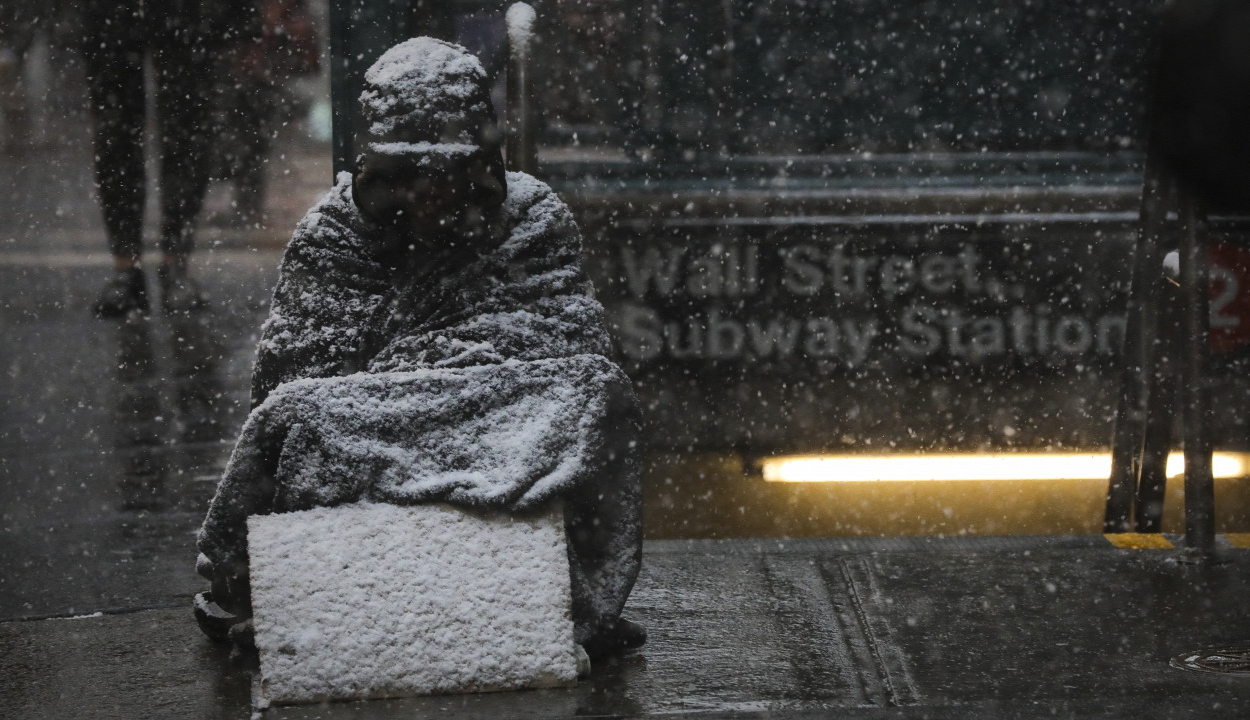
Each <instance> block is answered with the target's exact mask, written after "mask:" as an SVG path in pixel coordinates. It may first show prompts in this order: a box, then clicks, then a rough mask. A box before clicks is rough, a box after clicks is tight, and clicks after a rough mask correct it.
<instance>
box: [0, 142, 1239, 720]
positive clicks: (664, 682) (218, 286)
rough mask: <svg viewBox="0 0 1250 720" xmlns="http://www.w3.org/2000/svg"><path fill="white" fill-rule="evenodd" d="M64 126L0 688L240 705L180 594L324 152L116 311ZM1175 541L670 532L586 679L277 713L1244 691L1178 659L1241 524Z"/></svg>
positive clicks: (0, 258)
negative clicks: (278, 275)
mask: <svg viewBox="0 0 1250 720" xmlns="http://www.w3.org/2000/svg"><path fill="white" fill-rule="evenodd" d="M72 149H73V148H72V147H70V146H67V148H65V149H62V150H61V151H59V152H61V154H60V155H56V156H53V157H52V158H51V159H50V160H49V161H48V162H46V163H43V164H42V165H41V166H40V165H38V164H32V163H27V164H25V165H21V166H19V167H16V168H13V167H8V166H6V168H5V169H6V170H12V171H13V172H11V173H10V176H11V177H15V178H18V179H19V180H20V183H18V184H17V185H15V186H14V188H15V189H14V190H12V191H11V192H9V193H8V194H7V195H4V197H3V205H0V219H3V222H2V223H0V225H3V227H0V231H2V232H0V287H3V288H4V292H3V302H2V304H0V318H2V319H3V327H4V330H5V341H4V342H3V343H0V368H3V369H4V374H3V379H2V380H0V383H3V385H2V386H0V388H2V390H0V399H2V401H3V413H2V414H0V708H2V709H3V710H2V711H0V715H2V716H3V717H5V718H14V719H21V718H31V719H36V718H38V719H44V718H47V719H53V718H58V719H59V718H149V717H150V718H245V717H248V715H249V712H250V709H249V698H250V679H249V676H248V675H247V674H246V673H243V672H240V671H238V670H235V669H233V668H231V667H230V665H229V664H228V663H227V662H226V657H225V653H224V652H223V651H222V650H221V649H220V648H219V647H216V646H214V645H212V644H211V643H209V642H208V641H207V640H206V639H205V638H204V637H202V636H201V635H200V633H199V631H198V629H197V628H196V626H195V624H194V622H193V620H192V618H191V611H190V599H191V596H192V594H193V593H194V592H196V591H198V590H200V589H202V586H203V582H202V581H201V580H200V579H199V578H198V577H197V576H196V574H195V572H194V567H193V565H194V557H195V550H194V533H195V530H196V528H197V527H198V525H199V523H200V521H201V519H202V518H203V515H204V511H205V509H206V507H207V503H208V500H209V498H211V496H212V493H213V490H214V487H215V484H216V482H217V479H218V478H219V477H220V474H221V470H222V467H223V465H224V463H225V459H226V457H227V455H228V453H229V450H230V446H231V443H232V442H233V438H234V435H235V433H236V432H237V429H238V427H239V426H240V424H241V422H242V420H243V417H244V415H245V412H246V407H247V380H248V374H249V372H250V366H251V361H252V354H253V348H254V343H255V337H256V333H257V331H258V328H259V325H260V322H261V320H262V319H263V317H264V314H265V311H266V305H267V302H268V299H269V293H270V288H271V287H272V284H273V281H274V276H275V269H276V265H277V262H278V257H279V252H280V247H281V244H282V242H283V240H284V238H285V236H286V234H287V233H289V228H290V226H293V224H294V219H292V218H298V215H299V214H300V213H302V210H303V207H305V206H306V205H307V204H308V203H310V202H311V198H312V197H315V195H316V193H317V192H319V191H320V188H324V187H325V186H326V185H328V182H329V181H328V174H326V173H323V172H322V171H323V170H325V168H324V167H322V165H319V164H318V163H319V162H321V161H319V160H317V159H316V156H315V155H313V154H308V155H304V156H296V154H295V153H293V162H296V163H297V175H298V176H299V178H302V179H297V180H293V181H292V182H291V184H290V185H289V186H287V187H286V189H282V190H279V191H276V192H278V193H279V196H280V197H279V200H278V203H279V205H278V208H279V209H278V210H277V211H276V212H275V214H274V217H275V218H276V219H275V220H274V221H273V222H272V224H271V227H272V229H259V230H258V229H256V228H252V229H251V230H248V229H230V228H222V227H216V228H209V229H207V230H206V231H205V232H204V233H203V234H202V236H201V239H202V240H204V242H203V244H202V252H200V253H199V254H197V256H196V257H195V260H194V262H195V265H194V268H193V272H194V273H195V275H196V276H197V277H198V278H200V280H201V281H202V282H203V284H204V286H205V288H206V290H207V292H208V294H209V295H210V297H211V299H212V308H211V310H210V311H209V312H207V313H204V314H202V315H197V316H194V317H192V318H181V319H180V318H177V317H166V316H164V315H161V314H159V313H157V314H154V315H153V316H152V317H150V318H148V319H138V318H136V319H132V320H130V321H127V322H102V321H99V320H96V319H94V318H92V317H91V315H90V313H89V311H88V307H89V305H90V302H91V300H92V298H93V297H94V294H95V292H96V291H97V289H98V287H99V283H100V282H101V281H102V278H103V276H104V273H105V272H106V271H107V268H108V258H107V255H106V254H105V253H104V251H103V249H104V241H103V236H102V233H101V231H100V229H99V226H98V215H97V214H96V213H97V211H96V209H95V208H94V205H93V204H92V203H93V200H92V198H91V195H90V191H89V185H90V182H89V174H87V173H86V170H85V168H86V164H85V162H82V161H81V159H79V160H74V159H73V157H72V156H71V154H70V151H71V150H72ZM80 149H81V148H80ZM299 163H303V164H302V165H299ZM1181 555H1182V554H1181V552H1180V551H1178V550H1175V549H1161V550H1120V549H1116V548H1114V547H1112V546H1111V545H1110V544H1109V543H1108V542H1107V541H1106V540H1104V539H1103V538H1102V537H1100V536H1081V537H1073V536H1056V537H1020V538H947V539H932V540H922V539H872V540H792V541H779V540H759V541H755V540H724V541H655V542H650V543H648V544H647V546H646V557H645V561H644V570H643V575H642V577H641V579H640V581H639V584H638V587H637V588H636V590H635V592H634V594H633V596H632V599H631V602H630V606H629V609H628V616H630V617H632V618H634V619H637V620H639V621H641V622H642V623H644V624H645V625H646V626H647V627H648V628H649V630H650V634H651V640H650V642H649V643H648V645H647V646H646V647H645V648H644V649H643V650H642V651H641V652H639V653H637V654H634V655H631V656H629V657H625V658H622V659H620V660H618V661H616V662H613V663H607V664H603V665H602V666H600V667H597V668H596V669H595V672H594V675H593V677H592V678H591V679H590V680H589V681H587V682H584V683H582V685H580V686H579V687H577V688H575V689H571V690H549V691H531V692H518V693H501V694H493V695H473V696H452V697H438V698H414V699H404V700H394V701H374V702H369V703H344V704H334V705H327V706H312V707H296V708H276V709H273V710H270V711H268V712H267V713H266V716H267V717H271V718H275V719H278V720H282V719H287V718H291V719H294V718H301V719H303V718H415V717H426V716H432V715H438V716H441V717H448V718H492V719H493V718H512V717H519V718H568V717H574V716H592V717H593V716H610V717H641V716H654V715H691V716H698V717H701V718H722V717H732V718H757V717H760V718H762V717H779V718H808V717H812V718H815V717H821V718H825V717H845V718H893V717H899V718H1051V717H1078V718H1216V717H1247V716H1250V677H1246V676H1241V677H1237V676H1230V675H1220V674H1203V673H1196V672H1188V671H1183V670H1178V669H1174V668H1172V667H1170V666H1169V660H1170V659H1171V658H1172V657H1174V656H1176V655H1178V654H1180V653H1183V652H1186V651H1189V650H1195V649H1200V648H1210V647H1220V646H1227V645H1234V646H1236V645H1240V646H1243V647H1244V646H1246V645H1250V601H1248V600H1247V598H1250V572H1248V571H1250V551H1246V550H1239V549H1236V548H1234V547H1232V546H1231V545H1230V544H1229V543H1228V542H1227V541H1224V547H1223V549H1222V557H1223V560H1224V562H1223V563H1222V564H1208V565H1191V564H1186V563H1183V562H1180V559H1181Z"/></svg>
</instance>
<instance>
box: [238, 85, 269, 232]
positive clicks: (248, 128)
mask: <svg viewBox="0 0 1250 720" xmlns="http://www.w3.org/2000/svg"><path fill="white" fill-rule="evenodd" d="M244 88H245V94H244V96H243V97H240V98H239V105H238V115H237V117H236V121H237V123H238V138H239V141H240V142H239V146H238V152H239V154H240V157H239V163H238V166H237V167H238V174H237V175H236V176H235V183H236V195H235V197H236V198H237V200H238V209H239V216H240V217H241V218H242V219H243V221H244V222H246V223H248V224H253V223H256V222H259V221H260V219H261V214H262V212H263V211H264V204H265V158H266V157H267V156H268V154H269V141H270V135H271V134H272V132H273V129H272V126H273V117H274V114H275V113H276V111H277V107H276V106H277V99H276V98H277V95H278V91H277V89H276V88H275V87H274V86H273V84H272V83H269V82H264V81H249V82H245V83H244Z"/></svg>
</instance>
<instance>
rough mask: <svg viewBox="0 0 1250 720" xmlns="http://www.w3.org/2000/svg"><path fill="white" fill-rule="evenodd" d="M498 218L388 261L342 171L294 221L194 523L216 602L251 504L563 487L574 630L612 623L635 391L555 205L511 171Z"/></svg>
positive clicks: (548, 491) (479, 503) (474, 503)
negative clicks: (249, 408)
mask: <svg viewBox="0 0 1250 720" xmlns="http://www.w3.org/2000/svg"><path fill="white" fill-rule="evenodd" d="M490 232H491V238H492V239H491V240H490V242H488V243H486V249H485V251H481V250H479V251H477V252H476V253H469V254H465V253H464V252H461V251H460V250H457V249H455V248H452V249H450V251H449V252H448V253H447V254H444V255H442V256H439V257H435V258H424V259H420V258H415V257H409V258H407V259H403V260H402V261H401V262H400V263H398V265H396V264H395V263H394V262H388V259H387V258H386V257H385V256H384V253H383V248H382V245H381V243H378V242H377V241H376V235H377V229H376V228H371V227H370V226H369V224H368V222H367V221H366V220H365V219H364V218H362V217H361V216H360V214H359V211H358V210H357V209H356V207H355V204H354V203H353V202H352V200H351V178H350V176H349V175H346V174H345V175H344V176H342V177H340V180H339V182H338V183H337V184H336V186H335V188H334V189H333V190H331V191H330V193H328V194H327V195H326V196H325V197H324V198H323V199H322V200H321V202H319V203H318V205H317V206H316V207H314V208H313V209H312V210H311V211H309V213H308V215H307V216H306V217H305V219H304V221H303V222H301V223H300V225H299V227H298V228H297V229H296V232H295V235H294V237H293V238H292V241H291V244H290V246H289V247H288V249H287V252H286V255H285V257H284V259H283V262H282V267H281V274H280V277H279V282H278V287H277V289H276V291H275V295H274V302H273V306H272V309H271V313H270V317H269V319H268V321H267V322H266V323H265V326H264V330H263V333H262V339H261V342H260V347H259V350H258V358H257V363H256V369H255V373H254V376H253V402H254V404H255V407H254V410H253V412H252V414H251V415H250V417H249V418H248V420H247V422H246V423H245V425H244V428H243V430H242V432H241V434H240V437H239V440H238V443H237V445H236V447H235V450H234V453H233V455H232V456H231V459H230V462H229V464H228V465H227V468H226V472H225V476H224V477H223V479H222V481H221V483H220V485H219V487H218V491H217V495H216V497H215V498H214V500H213V502H212V505H211V507H210V509H209V512H208V516H207V517H206V519H205V521H204V525H203V527H202V529H201V531H200V536H199V549H200V552H201V554H202V558H201V561H200V567H201V572H202V573H203V574H205V575H206V576H207V577H209V578H210V579H212V580H213V581H214V589H215V593H216V594H217V595H218V596H219V597H220V596H221V595H222V594H223V592H226V593H228V595H229V596H231V597H222V600H225V601H228V602H229V603H231V604H233V605H234V606H235V608H236V609H239V610H241V609H244V608H245V607H246V597H247V594H246V590H247V537H246V520H247V517H248V516H249V515H255V514H265V513H270V512H290V511H296V510H304V509H309V508H313V507H318V506H333V505H338V504H343V503H350V502H358V501H362V500H363V501H373V502H384V503H391V504H396V505H407V504H414V503H426V502H435V501H441V502H449V503H453V504H460V505H463V506H471V507H476V508H484V509H500V510H526V509H530V508H535V507H537V506H539V505H541V504H542V503H543V502H544V501H546V500H548V499H551V498H553V497H556V496H560V497H562V498H564V502H565V519H566V528H567V530H568V533H569V547H570V561H571V562H570V566H571V572H572V588H573V603H574V621H575V624H576V635H577V640H578V641H579V642H583V641H585V640H586V639H587V638H588V637H590V636H592V635H594V634H595V633H596V632H597V631H598V629H599V628H601V627H603V626H604V625H605V624H610V623H611V622H613V621H615V619H616V617H617V616H618V615H619V613H620V610H621V607H622V606H623V604H624V602H625V598H626V596H627V595H628V593H629V590H630V588H631V587H632V585H633V581H634V578H635V577H636V575H637V572H638V564H639V559H640V548H641V522H640V489H639V474H640V473H639V464H638V459H637V423H638V409H637V401H636V399H635V397H634V395H633V391H632V389H631V387H630V384H629V380H628V379H627V378H626V377H625V375H624V374H623V373H622V372H621V371H620V369H619V368H618V367H617V366H616V365H615V364H614V363H612V362H611V361H610V360H609V359H608V358H607V353H608V348H609V343H608V339H607V336H606V333H605V330H604V324H603V320H602V308H601V307H600V305H599V304H598V302H596V301H595V300H594V299H593V298H592V297H591V294H590V286H589V283H588V282H587V280H586V278H585V276H584V274H583V273H582V270H581V268H580V265H579V254H580V237H579V235H578V233H577V229H576V226H575V224H574V223H573V221H572V218H571V216H570V215H569V213H568V210H567V208H566V207H565V206H564V204H563V203H561V202H560V201H559V199H558V198H556V197H555V195H554V194H553V193H552V192H551V191H550V189H549V188H547V187H546V186H545V185H544V184H542V183H541V182H539V181H537V180H535V179H533V178H531V177H529V176H528V175H522V174H518V173H509V174H508V199H507V201H506V202H505V203H504V205H503V207H502V208H501V210H500V213H499V217H497V218H495V219H494V221H493V223H492V225H491V230H490Z"/></svg>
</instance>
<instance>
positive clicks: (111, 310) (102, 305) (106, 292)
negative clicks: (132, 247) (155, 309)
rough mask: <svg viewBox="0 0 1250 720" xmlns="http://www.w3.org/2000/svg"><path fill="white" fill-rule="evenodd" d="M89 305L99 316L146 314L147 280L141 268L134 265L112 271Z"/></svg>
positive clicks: (113, 316)
mask: <svg viewBox="0 0 1250 720" xmlns="http://www.w3.org/2000/svg"><path fill="white" fill-rule="evenodd" d="M91 307H92V310H94V311H95V315H96V317H99V318H119V317H125V316H126V315H128V314H130V313H132V312H139V313H142V314H144V315H147V314H148V281H147V278H146V277H144V275H143V270H142V269H140V268H137V267H134V268H126V269H124V270H116V271H114V273H113V277H111V278H109V281H108V283H106V284H105V285H104V289H103V290H101V291H100V296H99V297H98V298H96V301H95V304H94V305H92V306H91Z"/></svg>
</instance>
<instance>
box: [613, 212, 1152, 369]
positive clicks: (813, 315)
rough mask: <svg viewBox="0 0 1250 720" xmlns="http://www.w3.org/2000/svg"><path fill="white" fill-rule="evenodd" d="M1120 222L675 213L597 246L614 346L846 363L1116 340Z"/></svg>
mask: <svg viewBox="0 0 1250 720" xmlns="http://www.w3.org/2000/svg"><path fill="white" fill-rule="evenodd" d="M1131 240H1132V233H1131V231H1130V230H1129V229H1127V228H1124V227H1113V228H1107V229H1082V230H1079V231H1075V230H1072V229H1059V230H1049V229H1046V228H1038V227H1036V226H1032V227H1027V226H1018V225H998V226H986V225H981V226H975V227H969V226H963V225H949V226H941V225H938V226H921V227H914V226H911V227H909V226H904V225H887V226H845V225H808V224H802V223H795V224H789V225H784V226H774V225H750V224H740V225H706V226H702V227H688V226H687V227H682V226H675V227H673V226H670V227H666V228H662V229H660V231H659V232H656V233H654V234H649V235H626V236H624V237H621V238H620V239H619V241H618V242H613V243H611V244H610V247H608V248H606V249H605V250H604V251H603V252H605V253H606V256H601V257H600V263H601V265H600V272H599V274H600V276H601V279H600V283H599V284H600V286H601V287H602V288H603V290H604V293H603V296H604V297H603V299H604V303H605V305H606V306H607V307H608V309H609V314H610V318H611V323H612V327H613V329H614V331H615V335H616V340H617V342H618V345H619V349H620V351H621V353H622V354H623V355H624V356H625V357H626V358H628V360H629V361H631V362H632V363H635V364H636V366H637V367H638V368H640V369H644V368H647V367H659V366H664V365H667V364H673V363H679V364H692V363H693V364H717V365H733V366H738V367H741V368H742V369H744V370H746V371H750V370H752V369H760V370H768V371H776V370H777V369H778V368H784V367H787V366H796V367H798V366H802V367H805V368H811V367H820V368H824V369H826V370H829V371H833V370H835V369H836V368H839V367H840V368H844V369H855V368H861V367H865V366H880V365H896V364H900V363H902V364H906V363H913V364H914V363H934V362H936V363H949V362H955V363H963V364H969V365H994V364H1003V363H1026V364H1034V363H1042V364H1070V363H1079V362H1080V361H1082V360H1086V359H1093V358H1099V357H1103V358H1105V357H1109V356H1112V355H1115V354H1116V353H1117V352H1118V349H1119V346H1120V343H1121V341H1122V338H1123V334H1124V328H1125V310H1124V308H1125V299H1126V292H1127V287H1128V280H1129V276H1128V269H1129V266H1130V264H1129V262H1128V253H1129V251H1130V249H1131V247H1132V245H1131Z"/></svg>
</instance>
